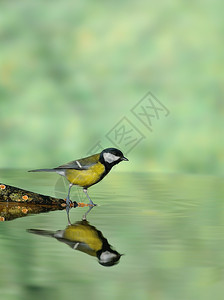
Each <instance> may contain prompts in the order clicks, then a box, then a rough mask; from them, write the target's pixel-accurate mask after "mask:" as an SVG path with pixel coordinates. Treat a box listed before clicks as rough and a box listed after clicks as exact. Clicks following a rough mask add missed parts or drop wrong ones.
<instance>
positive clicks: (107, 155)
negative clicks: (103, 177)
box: [100, 148, 128, 167]
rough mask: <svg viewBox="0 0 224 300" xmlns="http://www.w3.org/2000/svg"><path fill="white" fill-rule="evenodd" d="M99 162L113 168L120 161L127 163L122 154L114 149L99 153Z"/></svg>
mask: <svg viewBox="0 0 224 300" xmlns="http://www.w3.org/2000/svg"><path fill="white" fill-rule="evenodd" d="M100 161H101V163H103V164H104V165H108V166H110V167H113V166H114V165H116V164H118V163H119V162H121V161H128V159H127V158H126V157H124V154H123V153H122V152H121V151H120V150H118V149H116V148H107V149H104V150H103V151H102V152H101V153H100Z"/></svg>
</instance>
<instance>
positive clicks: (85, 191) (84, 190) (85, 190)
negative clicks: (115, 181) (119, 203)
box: [83, 188, 96, 206]
mask: <svg viewBox="0 0 224 300" xmlns="http://www.w3.org/2000/svg"><path fill="white" fill-rule="evenodd" d="M83 192H84V193H85V194H86V196H87V198H88V199H89V204H91V205H92V206H96V204H94V203H93V201H92V200H91V198H90V196H89V195H88V193H87V189H85V188H84V189H83Z"/></svg>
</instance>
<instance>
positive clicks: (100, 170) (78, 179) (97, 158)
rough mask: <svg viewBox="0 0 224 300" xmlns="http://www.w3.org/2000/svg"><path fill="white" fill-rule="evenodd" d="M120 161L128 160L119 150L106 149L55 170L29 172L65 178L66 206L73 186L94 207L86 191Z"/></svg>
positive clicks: (68, 203)
mask: <svg viewBox="0 0 224 300" xmlns="http://www.w3.org/2000/svg"><path fill="white" fill-rule="evenodd" d="M121 161H128V159H127V158H126V157H124V155H123V153H122V152H121V151H120V150H118V149H116V148H107V149H104V150H103V151H102V152H101V153H97V154H94V155H91V156H88V157H85V158H81V159H77V160H73V161H71V162H68V163H67V164H64V165H61V166H59V167H57V168H53V169H38V170H30V171H29V172H56V173H58V174H59V175H62V176H64V177H65V178H67V180H68V181H69V183H70V184H69V189H68V196H67V198H66V204H67V206H69V205H70V203H71V200H70V198H69V195H70V191H71V188H72V186H73V185H78V186H80V187H82V188H83V192H84V193H85V194H86V196H87V198H88V199H89V204H90V205H93V206H95V204H94V203H93V201H92V200H91V199H90V197H89V195H88V193H87V189H88V188H89V187H90V186H92V185H94V184H96V183H97V182H99V181H101V180H102V179H103V178H104V177H105V176H106V175H107V174H108V173H109V172H110V170H111V168H112V167H113V166H115V165H116V164H118V163H119V162H121Z"/></svg>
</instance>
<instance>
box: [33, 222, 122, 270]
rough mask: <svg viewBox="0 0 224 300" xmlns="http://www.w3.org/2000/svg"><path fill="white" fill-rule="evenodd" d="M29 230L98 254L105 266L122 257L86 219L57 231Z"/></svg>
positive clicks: (74, 247) (91, 253)
mask: <svg viewBox="0 0 224 300" xmlns="http://www.w3.org/2000/svg"><path fill="white" fill-rule="evenodd" d="M28 232H31V233H35V234H39V235H43V236H50V237H54V238H56V239H57V240H58V241H60V242H63V243H65V244H67V245H69V246H70V247H71V248H72V249H74V250H79V251H82V252H84V253H86V254H89V255H91V256H96V257H97V258H98V262H99V263H100V264H101V265H103V266H113V265H115V264H117V263H118V262H119V260H120V257H121V254H119V253H118V252H117V251H115V250H113V249H112V247H111V246H110V244H109V243H108V241H107V239H106V238H105V237H104V236H103V235H102V233H101V232H100V231H99V230H97V229H96V228H95V227H94V226H92V225H90V224H89V222H88V221H86V220H83V221H80V222H76V223H74V224H72V225H68V226H67V227H66V228H65V230H58V231H56V232H53V231H48V230H39V229H28Z"/></svg>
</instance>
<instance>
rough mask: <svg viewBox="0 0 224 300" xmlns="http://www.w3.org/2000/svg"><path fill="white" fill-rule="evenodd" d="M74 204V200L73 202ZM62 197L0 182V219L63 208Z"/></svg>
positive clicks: (6, 219) (10, 218) (64, 204)
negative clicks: (54, 196)
mask: <svg viewBox="0 0 224 300" xmlns="http://www.w3.org/2000/svg"><path fill="white" fill-rule="evenodd" d="M74 206H76V205H75V202H74ZM65 207H66V203H65V200H64V199H58V198H53V197H50V196H46V195H41V194H38V193H33V192H30V191H26V190H23V189H20V188H17V187H14V186H10V185H6V184H2V183H0V221H9V220H13V219H15V218H20V217H24V216H27V215H29V214H38V213H41V212H48V211H53V210H62V209H65Z"/></svg>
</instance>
